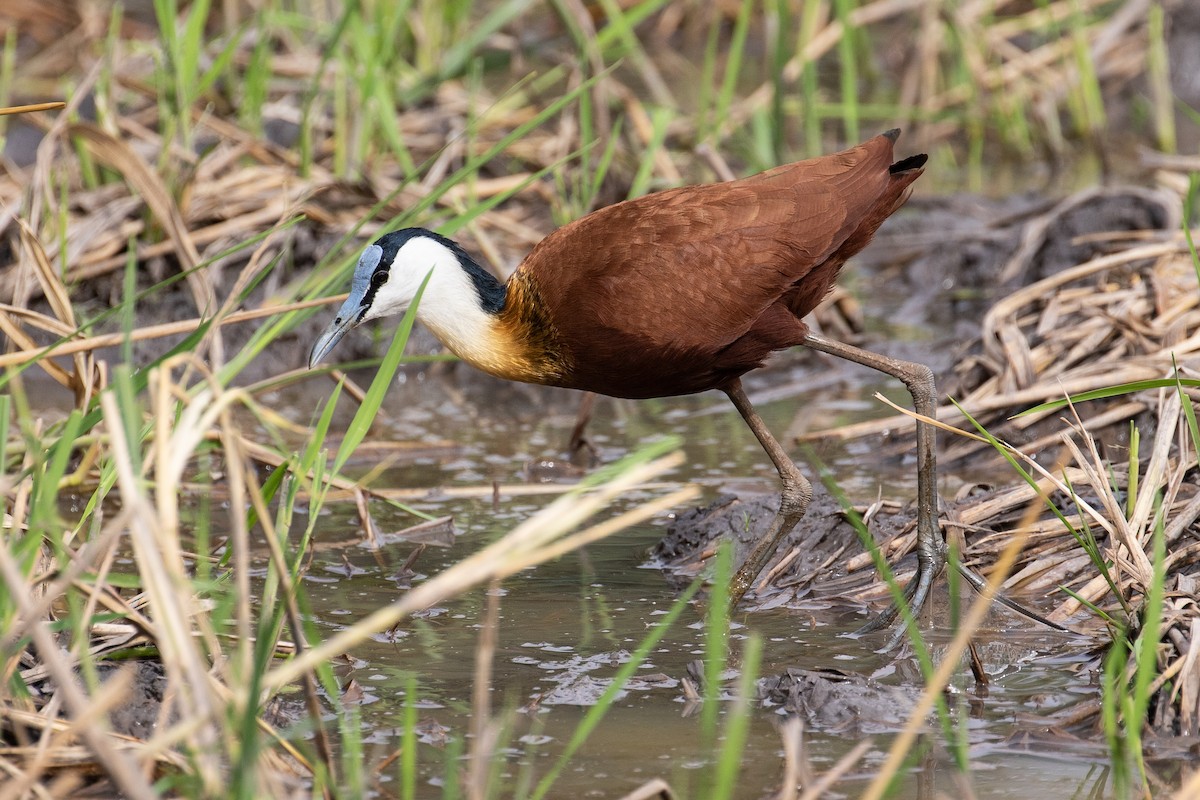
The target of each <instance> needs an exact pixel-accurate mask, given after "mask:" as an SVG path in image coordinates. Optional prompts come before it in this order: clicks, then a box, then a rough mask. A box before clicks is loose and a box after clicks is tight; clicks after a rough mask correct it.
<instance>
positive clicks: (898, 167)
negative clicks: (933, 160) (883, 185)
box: [888, 153, 929, 175]
mask: <svg viewBox="0 0 1200 800" xmlns="http://www.w3.org/2000/svg"><path fill="white" fill-rule="evenodd" d="M928 160H929V156H927V155H925V154H924V153H918V154H917V155H915V156H909V157H908V158H905V159H902V160H900V161H897V162H896V163H895V164H892V165H891V166H890V167H888V172H890V173H891V174H892V175H899V174H900V173H901V172H908V171H909V170H910V169H920V168H921V167H923V166H925V162H926V161H928Z"/></svg>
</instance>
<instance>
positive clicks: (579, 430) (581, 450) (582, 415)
mask: <svg viewBox="0 0 1200 800" xmlns="http://www.w3.org/2000/svg"><path fill="white" fill-rule="evenodd" d="M595 405H596V395H595V394H594V393H593V392H584V393H583V395H582V397H581V398H580V400H579V411H578V413H576V414H575V427H574V428H572V429H571V439H570V441H569V442H568V444H567V452H568V453H569V454H570V456H571V460H572V461H576V460H577V459H578V462H577V463H583V464H585V465H586V464H587V463H588V462H593V463H594V462H595V460H596V450H595V448H594V447H592V443H591V442H589V441H588V439H587V426H588V423H589V422H591V421H592V408H593V407H594V406H595Z"/></svg>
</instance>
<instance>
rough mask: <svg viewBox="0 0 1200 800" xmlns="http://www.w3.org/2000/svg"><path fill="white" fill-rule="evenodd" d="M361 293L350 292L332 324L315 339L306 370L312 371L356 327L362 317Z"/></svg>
mask: <svg viewBox="0 0 1200 800" xmlns="http://www.w3.org/2000/svg"><path fill="white" fill-rule="evenodd" d="M362 312H363V309H362V292H354V291H351V292H350V296H349V297H348V298H346V302H345V303H342V307H341V308H340V309H338V313H337V316H336V317H334V318H333V322H331V323H329V327H328V328H326V329H325V330H324V332H322V333H321V335H320V336H318V337H317V341H316V344H314V345H313V348H312V352H310V353H309V354H308V368H309V369H312V368H313V367H315V366H316V365H317V364H319V363H320V362H321V359H323V358H325V356H327V355H329V351H330V350H332V349H333V348H334V346H335V345H337V343H338V342H340V341H341V340H342V337H343V336H345V335H346V331H348V330H350V329H351V328H354V327H356V326H357V325H358V323H359V321H360V319H361V317H362Z"/></svg>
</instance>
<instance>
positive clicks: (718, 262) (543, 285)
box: [518, 135, 921, 397]
mask: <svg viewBox="0 0 1200 800" xmlns="http://www.w3.org/2000/svg"><path fill="white" fill-rule="evenodd" d="M892 141H893V139H892V137H890V136H888V135H882V136H877V137H875V138H873V139H870V140H868V141H867V142H864V143H863V144H861V145H859V146H857V147H855V148H852V149H850V150H846V151H843V152H840V153H835V154H832V155H829V156H824V157H821V158H816V159H809V160H807V161H800V162H796V163H794V164H787V165H783V166H780V167H776V168H774V169H771V170H768V171H766V172H763V173H760V174H758V175H753V176H751V177H748V178H743V179H741V180H736V181H730V182H727V183H717V184H705V185H701V186H689V187H683V188H679V189H672V190H668V191H664V192H660V193H657V194H653V195H648V196H645V197H641V198H638V199H635V200H629V201H626V202H623V203H618V204H616V205H613V206H608V207H607V208H603V209H600V210H598V211H596V212H594V213H592V214H589V215H588V216H586V217H583V218H581V219H579V220H576V221H575V222H573V223H571V224H569V225H566V226H564V227H562V228H560V229H559V230H557V231H555V232H554V233H552V234H550V235H549V236H547V237H546V238H545V239H544V240H543V241H542V242H541V243H539V244H538V245H537V247H535V248H534V249H533V251H532V252H531V253H530V254H529V255H528V256H527V257H526V259H525V260H524V262H522V264H521V266H520V267H519V268H518V275H519V276H520V279H521V280H529V281H530V282H531V283H533V284H536V287H537V295H538V296H539V297H540V299H541V302H542V303H544V304H545V306H546V311H547V313H546V316H547V318H548V320H549V321H550V322H551V323H552V324H553V326H554V328H555V329H556V335H555V339H556V340H557V343H558V345H559V346H561V347H563V348H566V349H567V350H569V351H570V352H569V355H568V357H567V358H566V361H567V362H569V363H570V364H571V365H572V367H573V370H572V375H570V376H568V377H567V378H565V379H563V380H561V381H556V382H559V383H562V384H563V385H570V386H575V387H577V388H588V389H594V390H596V391H600V392H603V393H606V394H616V395H622V396H631V397H638V396H642V397H644V396H655V395H661V394H679V393H686V392H693V391H699V390H702V389H706V388H713V387H715V386H718V385H721V384H723V383H724V382H727V381H728V380H729V379H730V378H731V377H737V375H740V374H742V373H744V372H745V371H747V370H748V369H752V368H753V367H755V366H757V365H758V362H760V361H761V359H762V358H763V357H765V355H766V354H767V353H769V352H770V351H771V350H775V349H780V348H782V347H786V346H788V345H790V344H796V343H798V342H799V339H801V338H802V337H803V333H804V332H805V330H806V329H805V327H804V326H803V324H801V323H799V320H798V318H799V317H801V316H803V315H804V314H807V313H808V312H809V311H811V310H812V308H813V307H814V306H815V305H816V303H817V302H819V301H820V299H821V298H822V297H823V296H824V295H825V294H826V292H828V290H829V288H830V287H831V286H832V285H833V282H834V280H835V279H836V278H837V272H838V270H839V269H840V267H841V265H842V264H843V263H844V262H845V260H846V259H847V258H849V257H850V256H851V255H853V254H854V253H856V252H857V251H858V250H860V249H861V248H862V247H863V246H865V245H866V243H867V242H868V241H869V240H870V238H871V236H872V235H873V234H874V233H875V230H876V229H877V228H878V227H879V225H880V224H881V223H882V222H883V220H884V219H886V218H887V216H888V215H889V214H891V213H892V212H893V211H895V210H896V208H898V207H899V206H900V205H901V204H903V202H904V199H905V190H906V188H907V187H908V186H909V184H911V183H912V181H913V180H915V179H916V178H917V177H918V176H919V175H920V173H921V170H920V168H919V165H918V167H917V168H913V169H906V170H904V171H901V172H900V173H899V174H895V175H893V174H891V173H890V172H889V170H888V167H889V166H890V165H891V163H892ZM780 303H782V304H784V305H785V306H786V308H787V309H788V310H790V311H791V314H790V315H788V314H784V315H783V316H780V315H779V314H778V313H776V312H773V311H770V309H772V307H774V306H776V305H777V304H780ZM768 312H769V313H768Z"/></svg>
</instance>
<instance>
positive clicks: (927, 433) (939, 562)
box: [804, 333, 946, 635]
mask: <svg viewBox="0 0 1200 800" xmlns="http://www.w3.org/2000/svg"><path fill="white" fill-rule="evenodd" d="M804 346H805V347H811V348H812V349H813V350H820V351H821V352H823V353H829V354H830V355H833V356H837V357H838V358H844V359H846V360H847V361H853V362H855V363H858V364H862V365H863V366H865V367H870V368H872V369H876V370H879V371H880V372H883V373H885V374H887V375H891V376H892V377H894V378H898V379H900V380H901V381H902V382H903V383H904V385H905V386H906V387H908V392H909V394H911V395H912V399H913V408H914V409H915V410H916V412H917V413H918V414H921V415H922V416H925V417H929V418H930V419H936V417H937V405H936V401H937V390H936V389H935V388H934V384H933V371H932V370H931V369H929V367H926V366H925V365H923V364H914V363H912V362H910V361H900V360H898V359H894V358H888V357H886V356H881V355H879V354H877V353H871V352H869V351H867V350H861V349H859V348H857V347H853V346H851V345H848V344H842V343H841V342H835V341H832V340H830V339H826V338H825V337H824V336H820V335H818V334H815V333H809V334H808V335H807V336H806V337H805V339H804ZM937 514H938V499H937V463H936V461H935V455H934V428H933V426H932V425H929V424H927V423H924V422H921V421H920V420H918V421H917V574H916V576H914V577H913V579H912V581H911V582H910V583H909V584H908V586H906V587H905V590H904V596H905V598H906V599H907V600H908V601H909V602H910V603H911V605H912V609H913V611H914V613H915V612H917V611H919V610H920V609H921V607H922V606H924V605H925V600H926V598H928V596H929V590H930V588H932V586H933V581H934V579H935V578H936V577H937V576H938V573H939V572H941V571H942V567H943V566H945V563H946V546H945V543H944V542H943V541H942V537H941V534H940V533H939V531H938V524H937ZM899 613H900V609H899V608H897V606H896V605H895V604H894V603H893V604H892V605H891V606H890V607H888V609H887V610H886V611H884V612H883V613H882V614H880V615H879V616H878V617H876V618H875V619H874V620H872V621H871V622H869V623H867V624H866V625H865V626H864V627H863V628H861V629H860V631H859V632H860V633H866V632H869V631H875V630H879V629H880V628H883V627H886V626H887V625H890V624H891V623H892V622H893V621H894V620H895V619H896V615H897V614H899ZM897 634H898V635H899V631H898V632H897Z"/></svg>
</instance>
